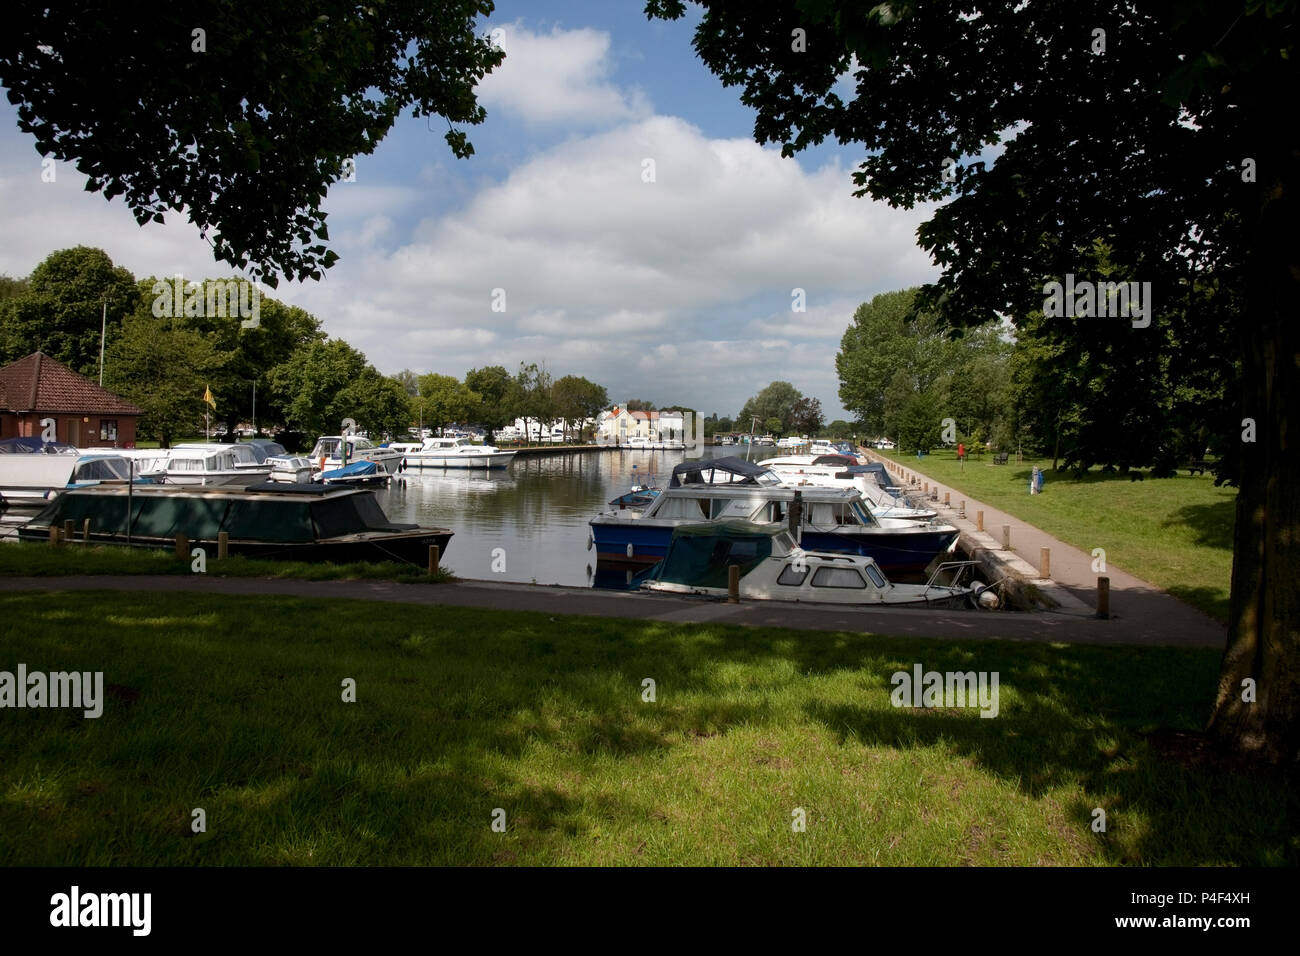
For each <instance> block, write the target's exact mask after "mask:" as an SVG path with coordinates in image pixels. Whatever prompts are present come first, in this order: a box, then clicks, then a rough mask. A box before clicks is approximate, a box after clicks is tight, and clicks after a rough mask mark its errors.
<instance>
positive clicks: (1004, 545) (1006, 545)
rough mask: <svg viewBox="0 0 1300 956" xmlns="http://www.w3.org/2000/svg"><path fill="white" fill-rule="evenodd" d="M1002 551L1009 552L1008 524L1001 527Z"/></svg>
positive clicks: (1009, 535) (1009, 534) (1009, 528)
mask: <svg viewBox="0 0 1300 956" xmlns="http://www.w3.org/2000/svg"><path fill="white" fill-rule="evenodd" d="M1002 550H1003V551H1010V550H1011V525H1009V524H1004V525H1003V526H1002Z"/></svg>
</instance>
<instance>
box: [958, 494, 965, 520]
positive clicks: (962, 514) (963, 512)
mask: <svg viewBox="0 0 1300 956" xmlns="http://www.w3.org/2000/svg"><path fill="white" fill-rule="evenodd" d="M957 513H958V514H959V515H961V516H962V517H963V518H964V517H966V499H965V498H963V499H962V500H961V507H960V508H958V509H957Z"/></svg>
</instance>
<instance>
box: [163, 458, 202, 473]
mask: <svg viewBox="0 0 1300 956" xmlns="http://www.w3.org/2000/svg"><path fill="white" fill-rule="evenodd" d="M167 467H168V469H169V470H170V471H202V470H203V459H202V458H173V459H172V460H171V463H170V464H169V465H168V466H167Z"/></svg>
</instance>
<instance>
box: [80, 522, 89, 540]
mask: <svg viewBox="0 0 1300 956" xmlns="http://www.w3.org/2000/svg"><path fill="white" fill-rule="evenodd" d="M81 543H82V544H90V519H89V518H87V519H85V520H84V521H82V522H81Z"/></svg>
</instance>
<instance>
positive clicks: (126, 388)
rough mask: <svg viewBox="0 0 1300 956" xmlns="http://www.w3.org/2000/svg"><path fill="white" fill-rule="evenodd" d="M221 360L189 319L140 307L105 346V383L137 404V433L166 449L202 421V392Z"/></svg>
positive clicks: (189, 432) (205, 406)
mask: <svg viewBox="0 0 1300 956" xmlns="http://www.w3.org/2000/svg"><path fill="white" fill-rule="evenodd" d="M222 364H223V357H222V356H221V355H220V353H218V352H217V350H216V349H215V348H214V347H213V344H212V341H211V339H209V338H208V337H207V336H205V335H204V334H203V333H202V332H200V331H198V330H196V329H194V328H191V327H190V326H189V322H188V320H186V319H184V318H179V319H177V318H171V317H167V318H162V319H159V318H156V317H155V316H154V315H153V314H152V313H150V312H149V311H148V310H147V309H146V308H141V309H140V310H139V311H137V312H136V313H135V314H134V315H131V316H129V317H128V318H127V319H125V320H124V321H123V322H122V324H121V327H120V328H119V329H118V333H117V335H116V336H115V338H114V339H113V341H112V343H111V344H110V345H109V346H108V348H107V349H106V350H105V357H104V387H105V388H108V389H109V390H111V391H114V392H117V393H118V394H120V395H121V396H122V397H123V398H125V399H127V400H128V401H130V402H133V403H134V404H136V405H138V406H140V408H141V410H142V411H143V412H144V414H143V415H142V416H141V417H140V421H139V425H138V428H137V434H138V435H139V436H141V437H155V438H157V439H158V440H159V442H160V443H161V444H162V445H163V446H164V447H166V446H169V445H170V444H171V443H172V442H173V441H174V440H175V439H176V438H177V437H181V436H184V435H189V434H191V433H193V432H194V430H195V429H196V427H197V426H198V423H199V422H201V421H202V420H203V413H204V411H205V410H207V408H208V406H207V405H206V404H204V401H203V393H204V390H205V389H206V388H207V387H208V384H209V382H210V380H211V377H212V376H213V375H215V374H217V373H218V371H219V370H220V368H221V366H222ZM217 408H218V410H219V409H220V408H221V406H220V405H219V404H218V405H217Z"/></svg>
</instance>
